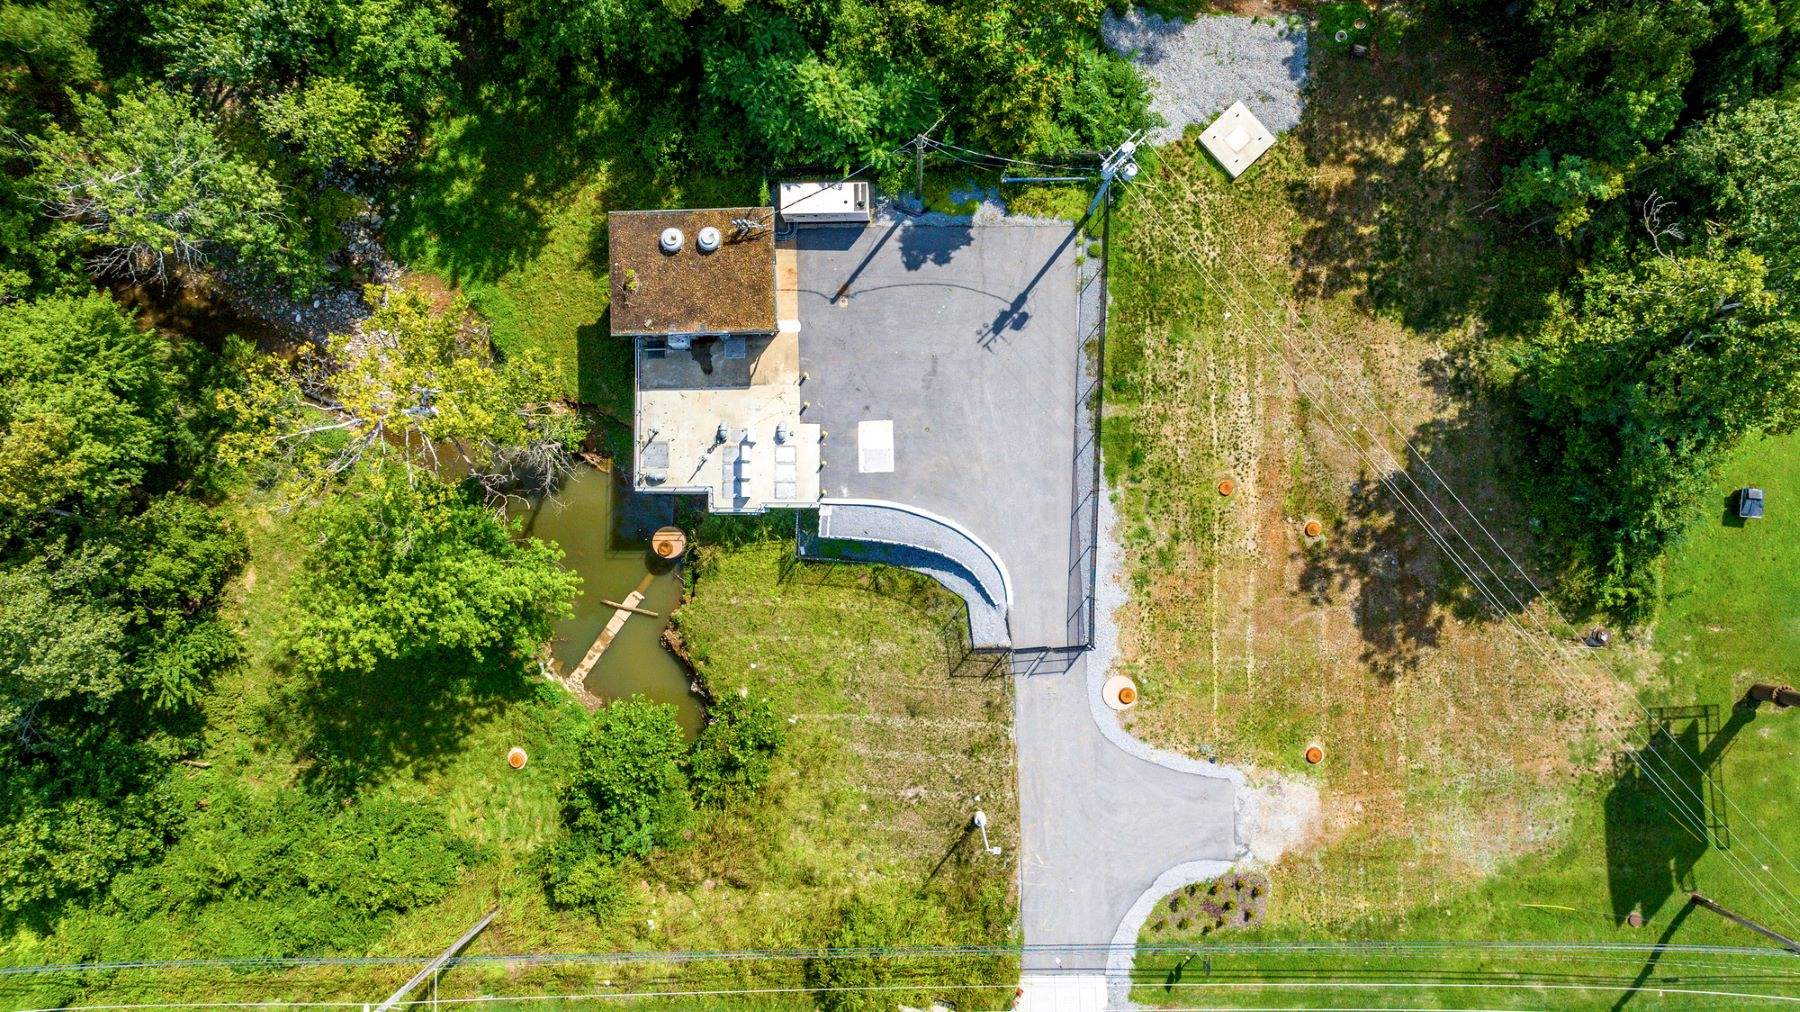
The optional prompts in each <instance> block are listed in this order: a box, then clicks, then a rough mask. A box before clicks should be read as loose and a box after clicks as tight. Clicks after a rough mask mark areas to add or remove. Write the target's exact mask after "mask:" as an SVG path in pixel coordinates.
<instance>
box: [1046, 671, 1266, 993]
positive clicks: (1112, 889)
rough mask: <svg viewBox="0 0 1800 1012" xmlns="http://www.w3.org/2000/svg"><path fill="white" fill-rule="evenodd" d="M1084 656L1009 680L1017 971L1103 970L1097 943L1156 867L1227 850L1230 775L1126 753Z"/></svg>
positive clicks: (1220, 857) (1151, 880) (1212, 857)
mask: <svg viewBox="0 0 1800 1012" xmlns="http://www.w3.org/2000/svg"><path fill="white" fill-rule="evenodd" d="M1087 662H1088V655H1086V654H1083V655H1080V656H1079V657H1077V658H1076V660H1075V663H1074V665H1073V666H1072V667H1071V668H1069V670H1068V671H1066V672H1063V673H1060V674H1034V675H1029V676H1027V675H1020V676H1019V677H1017V678H1016V679H1015V685H1014V688H1015V696H1014V720H1015V724H1014V726H1015V728H1016V731H1015V733H1016V734H1017V736H1018V752H1019V822H1020V830H1021V833H1022V837H1023V839H1022V852H1021V854H1020V860H1019V868H1020V871H1019V875H1020V880H1021V881H1020V892H1021V896H1020V917H1021V920H1022V921H1023V924H1024V929H1025V942H1026V944H1027V945H1030V946H1033V948H1032V949H1030V950H1028V951H1027V953H1026V955H1025V960H1024V970H1025V971H1026V972H1027V973H1030V972H1032V971H1044V970H1060V971H1062V972H1065V973H1066V972H1078V971H1082V970H1086V971H1089V972H1094V973H1100V972H1103V971H1104V970H1105V969H1106V962H1107V960H1106V953H1105V952H1104V951H1100V950H1099V949H1098V948H1097V947H1099V946H1104V945H1106V944H1108V943H1110V942H1112V941H1113V937H1114V933H1115V932H1116V931H1117V930H1118V929H1119V926H1120V921H1121V920H1123V919H1124V917H1125V915H1126V914H1127V913H1128V912H1131V910H1132V907H1133V904H1135V903H1136V902H1137V901H1138V899H1139V897H1140V896H1141V895H1142V894H1143V893H1144V892H1145V891H1146V890H1148V889H1150V888H1151V886H1153V885H1155V884H1156V882H1157V879H1158V878H1159V877H1160V876H1162V875H1163V873H1165V872H1167V871H1169V870H1170V869H1172V868H1175V867H1177V866H1179V865H1184V864H1191V863H1193V862H1196V861H1230V860H1232V859H1233V858H1235V857H1236V855H1237V853H1238V846H1237V842H1236V832H1235V821H1236V819H1235V805H1236V797H1237V785H1236V783H1235V782H1234V781H1233V780H1232V779H1231V778H1230V777H1228V776H1224V775H1209V774H1205V773H1201V772H1191V771H1184V770H1178V769H1173V768H1170V767H1169V766H1166V765H1163V764H1161V763H1158V762H1152V761H1150V760H1149V759H1147V758H1144V756H1146V755H1149V754H1151V753H1150V752H1149V750H1148V749H1146V748H1144V747H1143V746H1141V745H1138V744H1137V743H1135V742H1131V743H1130V744H1131V745H1132V746H1133V751H1134V752H1136V753H1138V754H1133V753H1132V752H1127V751H1126V749H1125V748H1122V747H1121V746H1120V744H1118V743H1116V742H1115V741H1114V739H1113V738H1111V737H1109V736H1108V735H1107V734H1105V733H1103V732H1102V730H1101V728H1100V725H1099V724H1097V723H1096V721H1095V716H1096V715H1095V713H1094V712H1093V710H1092V706H1091V701H1090V694H1091V692H1092V688H1093V687H1092V686H1090V684H1089V682H1090V679H1089V672H1088V669H1087V668H1088V664H1087ZM1103 716H1104V717H1105V718H1106V719H1108V720H1111V719H1112V714H1111V713H1110V711H1107V712H1103ZM1115 734H1117V735H1119V736H1120V737H1121V738H1122V737H1123V732H1122V731H1117V730H1116V727H1115ZM1195 765H1197V764H1195ZM1139 916H1140V917H1141V914H1139ZM1133 927H1134V928H1135V925H1133ZM1132 940H1135V933H1134V934H1133V937H1132ZM1041 946H1048V947H1050V948H1049V949H1045V948H1039V947H1041ZM1058 946H1067V947H1068V948H1066V949H1059V948H1056V947H1058ZM1059 960H1060V962H1059Z"/></svg>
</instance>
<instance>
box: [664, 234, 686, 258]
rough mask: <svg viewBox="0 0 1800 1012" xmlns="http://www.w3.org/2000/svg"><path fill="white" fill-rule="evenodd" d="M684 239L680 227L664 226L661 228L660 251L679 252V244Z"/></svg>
mask: <svg viewBox="0 0 1800 1012" xmlns="http://www.w3.org/2000/svg"><path fill="white" fill-rule="evenodd" d="M685 241H686V237H685V236H683V235H682V234H681V229H678V228H665V229H663V230H662V251H663V252H664V253H677V252H680V250H681V244H682V243H683V242H685Z"/></svg>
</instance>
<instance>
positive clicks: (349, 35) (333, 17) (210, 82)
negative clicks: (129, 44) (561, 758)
mask: <svg viewBox="0 0 1800 1012" xmlns="http://www.w3.org/2000/svg"><path fill="white" fill-rule="evenodd" d="M449 10H450V8H449V6H448V5H445V4H440V3H433V2H428V0H156V2H154V3H152V4H150V5H149V7H148V16H149V20H150V24H151V27H152V34H151V36H150V39H149V43H150V45H151V47H152V48H154V49H155V50H157V51H158V52H160V53H161V54H162V55H163V57H164V59H165V61H166V63H167V69H168V72H169V73H170V75H171V76H173V77H174V78H176V79H177V80H180V81H184V82H188V83H190V84H192V85H193V86H194V87H195V88H196V89H197V90H198V91H199V93H200V94H202V95H204V96H207V97H208V98H210V99H211V101H212V103H213V105H214V107H215V108H218V109H221V110H223V109H226V108H229V107H233V106H236V107H242V108H248V109H252V110H254V111H255V113H256V116H257V117H258V119H259V120H260V121H261V124H262V126H263V128H264V129H265V130H266V131H267V132H268V133H269V134H270V135H271V136H274V137H276V138H279V139H281V140H284V141H287V142H289V143H291V144H292V145H293V146H294V148H295V149H296V152H297V154H298V156H299V159H300V161H301V163H302V164H303V165H305V166H306V167H307V168H309V169H311V170H313V171H315V172H316V171H317V170H320V169H323V168H325V167H326V166H328V165H330V164H332V163H333V162H335V161H339V160H342V161H345V162H348V163H350V164H352V165H356V164H361V163H363V162H366V161H382V160H386V159H388V158H390V157H392V156H393V155H394V154H395V152H396V151H397V150H398V148H399V145H400V143H401V142H402V141H403V140H404V138H405V137H406V135H407V134H408V132H409V130H410V126H411V124H412V123H414V122H416V121H417V119H418V118H419V117H420V116H422V115H423V114H424V113H425V112H426V111H427V110H428V109H429V107H430V104H431V103H432V101H433V100H434V99H436V98H437V97H438V95H439V94H440V93H441V91H442V90H443V88H444V85H445V80H446V77H445V73H444V72H445V71H446V70H448V69H449V67H450V66H451V65H452V64H453V63H454V62H455V59H456V46H455V44H454V43H452V42H451V41H450V39H449V30H450V20H449V16H448V12H449Z"/></svg>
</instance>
